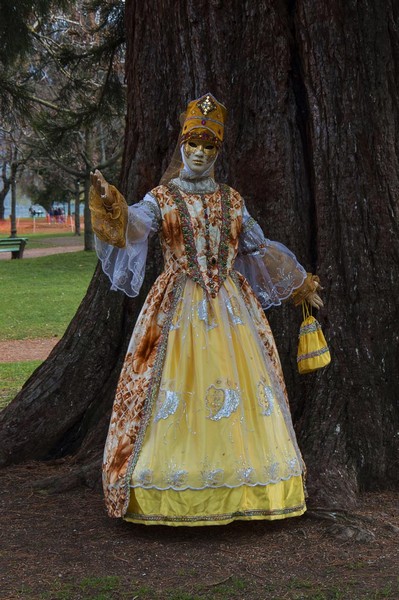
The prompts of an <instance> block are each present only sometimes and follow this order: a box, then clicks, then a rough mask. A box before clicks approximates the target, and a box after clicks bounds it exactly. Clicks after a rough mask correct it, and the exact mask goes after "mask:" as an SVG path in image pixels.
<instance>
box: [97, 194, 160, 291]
mask: <svg viewBox="0 0 399 600" xmlns="http://www.w3.org/2000/svg"><path fill="white" fill-rule="evenodd" d="M160 220H161V214H160V210H159V207H158V204H157V201H156V200H155V198H154V197H153V196H151V194H146V196H145V197H144V199H143V200H142V201H141V202H138V203H137V204H133V205H132V206H129V207H128V213H127V226H126V236H125V239H124V246H123V247H114V246H112V245H110V244H108V243H106V242H104V241H102V240H101V239H100V238H99V237H96V251H97V255H98V258H99V259H100V260H101V263H102V268H103V271H104V273H105V274H106V275H107V276H108V277H109V279H110V281H111V290H114V291H116V290H120V291H122V292H124V293H125V294H126V295H127V296H130V297H134V296H137V295H138V293H139V291H140V288H141V286H142V283H143V279H144V275H145V264H146V260H147V252H148V240H149V238H150V237H151V236H152V235H153V234H154V233H156V232H157V231H158V230H159V227H160Z"/></svg>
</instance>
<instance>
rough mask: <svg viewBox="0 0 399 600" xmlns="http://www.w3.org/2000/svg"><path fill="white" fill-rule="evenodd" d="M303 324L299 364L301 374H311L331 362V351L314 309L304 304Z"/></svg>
mask: <svg viewBox="0 0 399 600" xmlns="http://www.w3.org/2000/svg"><path fill="white" fill-rule="evenodd" d="M302 313H303V322H302V324H301V328H300V330H299V344H298V355H297V363H298V370H299V372H300V373H301V374H304V373H311V372H312V371H316V370H317V369H321V368H322V367H325V366H327V365H328V364H330V362H331V355H330V351H329V349H328V346H327V342H326V338H325V337H324V335H323V332H322V330H321V325H320V323H319V322H318V321H317V320H316V319H315V318H314V317H313V315H312V307H309V304H308V303H307V302H306V300H304V301H303V302H302Z"/></svg>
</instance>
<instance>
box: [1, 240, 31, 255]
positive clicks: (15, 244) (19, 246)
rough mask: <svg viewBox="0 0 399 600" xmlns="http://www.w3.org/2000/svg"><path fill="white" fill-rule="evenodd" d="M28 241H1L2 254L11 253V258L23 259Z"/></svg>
mask: <svg viewBox="0 0 399 600" xmlns="http://www.w3.org/2000/svg"><path fill="white" fill-rule="evenodd" d="M27 241H28V240H27V239H26V238H7V239H6V240H0V252H11V258H22V256H23V253H24V250H25V246H26V242H27Z"/></svg>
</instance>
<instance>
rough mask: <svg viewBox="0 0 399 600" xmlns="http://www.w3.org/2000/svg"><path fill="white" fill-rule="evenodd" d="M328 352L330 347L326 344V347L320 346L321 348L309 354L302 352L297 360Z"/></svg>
mask: <svg viewBox="0 0 399 600" xmlns="http://www.w3.org/2000/svg"><path fill="white" fill-rule="evenodd" d="M326 352H329V349H328V347H327V346H324V348H320V349H319V350H315V351H314V352H309V353H308V354H301V355H300V356H298V357H297V359H296V361H297V362H300V361H301V360H306V359H308V358H314V357H315V356H321V355H322V354H325V353H326Z"/></svg>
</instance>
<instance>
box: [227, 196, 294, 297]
mask: <svg viewBox="0 0 399 600" xmlns="http://www.w3.org/2000/svg"><path fill="white" fill-rule="evenodd" d="M234 268H235V269H236V270H237V271H239V272H240V273H242V275H244V277H245V278H246V279H247V280H248V282H249V284H250V285H251V287H252V289H253V290H254V292H255V294H256V296H257V298H258V300H259V302H260V303H261V305H262V308H263V309H267V308H270V307H271V306H278V305H279V304H281V302H282V301H283V300H285V299H286V298H289V296H291V294H292V293H293V291H294V290H296V289H297V288H299V287H300V286H301V285H302V284H303V282H304V280H305V278H306V271H305V269H304V268H303V267H302V266H301V265H300V264H299V263H298V261H297V259H296V257H295V255H294V254H293V253H292V252H291V251H290V250H288V248H286V246H284V245H283V244H280V243H279V242H272V241H270V240H268V239H267V238H265V236H264V235H263V231H262V229H261V228H260V226H259V225H258V223H257V222H256V221H255V219H253V218H252V217H251V216H250V215H249V213H248V211H247V209H246V208H245V207H244V209H243V229H242V232H241V237H240V244H239V248H238V254H237V258H236V261H235V265H234Z"/></svg>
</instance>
